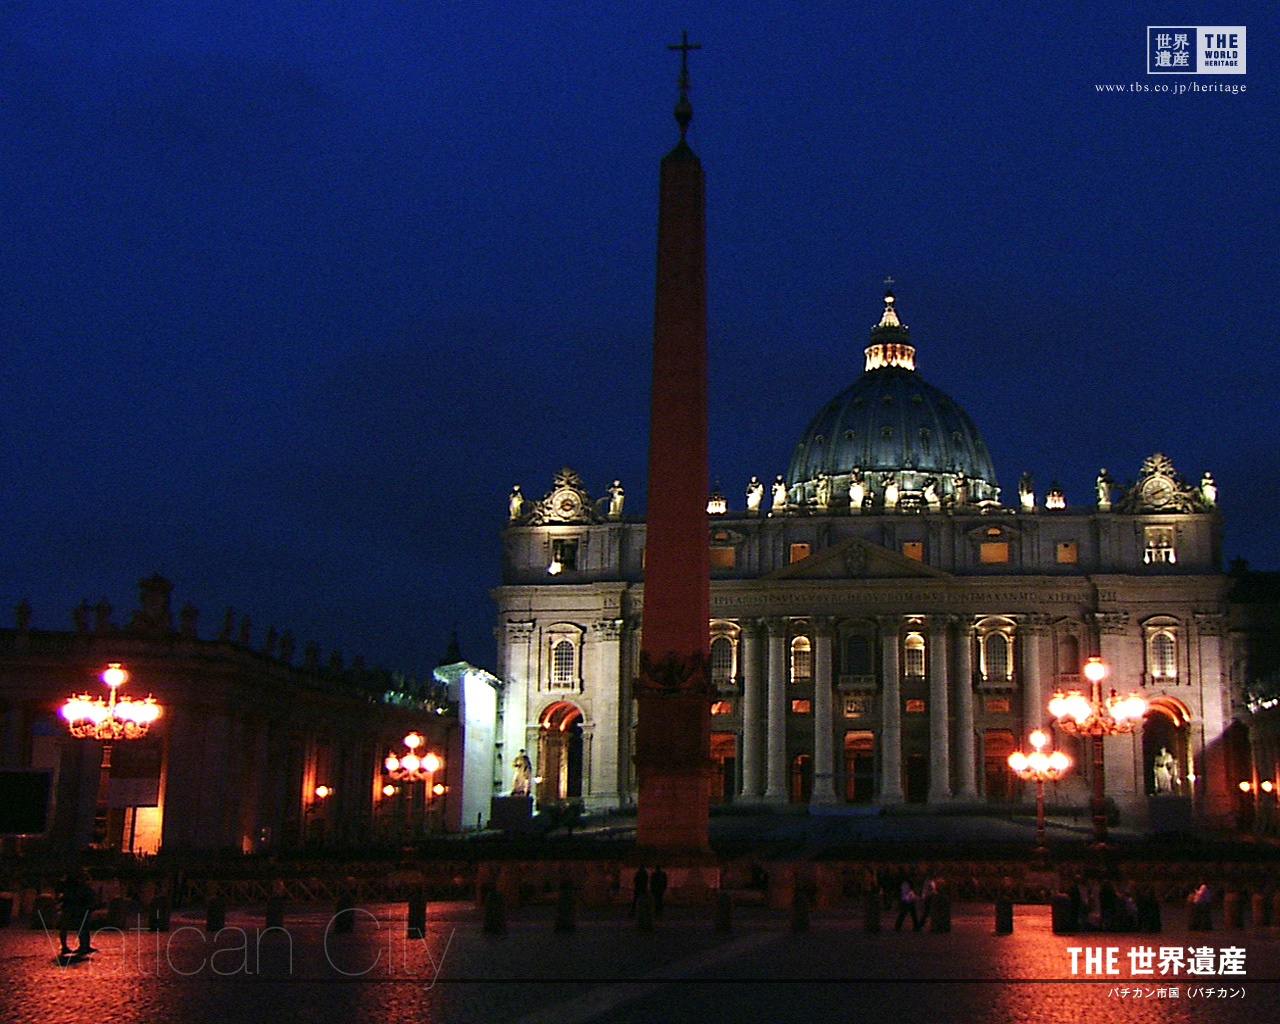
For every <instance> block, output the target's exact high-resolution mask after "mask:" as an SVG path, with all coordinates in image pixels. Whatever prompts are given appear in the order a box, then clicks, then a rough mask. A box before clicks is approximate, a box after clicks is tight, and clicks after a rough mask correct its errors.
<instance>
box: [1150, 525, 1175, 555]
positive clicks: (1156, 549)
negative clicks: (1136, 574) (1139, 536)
mask: <svg viewBox="0 0 1280 1024" xmlns="http://www.w3.org/2000/svg"><path fill="white" fill-rule="evenodd" d="M1143 534H1144V537H1145V539H1146V551H1145V552H1144V553H1143V556H1142V560H1143V561H1144V562H1146V563H1147V564H1148V565H1152V564H1157V563H1163V564H1165V565H1172V564H1174V563H1175V562H1177V560H1178V552H1177V549H1176V548H1175V547H1174V546H1173V527H1172V526H1148V527H1146V528H1145V530H1144V531H1143Z"/></svg>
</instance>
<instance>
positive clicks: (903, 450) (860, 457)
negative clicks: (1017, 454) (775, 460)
mask: <svg viewBox="0 0 1280 1024" xmlns="http://www.w3.org/2000/svg"><path fill="white" fill-rule="evenodd" d="M786 483H787V491H788V495H789V498H790V501H791V502H792V503H794V504H795V505H798V506H801V507H803V506H806V505H810V506H812V505H816V506H819V507H822V508H828V507H840V506H846V507H847V506H848V505H849V504H850V503H851V501H852V502H854V503H856V502H857V501H858V499H859V496H860V497H861V500H862V503H863V507H864V508H873V507H877V506H880V507H883V506H884V505H885V504H890V505H892V506H893V507H895V508H908V509H909V508H911V507H913V506H914V507H916V508H923V507H940V506H941V505H942V504H943V503H955V504H961V505H966V504H982V503H984V502H993V501H997V500H998V499H999V488H998V487H997V486H996V474H995V467H994V466H993V465H992V463H991V456H990V455H989V454H988V452H987V446H986V443H985V442H984V441H983V440H982V435H981V434H980V433H979V432H978V428H977V427H976V426H974V424H973V421H972V420H971V419H969V416H968V415H967V414H966V413H965V411H964V410H963V409H962V408H960V406H959V405H957V404H956V402H955V401H954V400H952V399H951V398H950V397H949V396H947V395H946V394H945V393H944V392H942V391H940V390H939V389H938V388H935V387H934V386H933V385H932V384H929V383H928V382H926V381H925V380H924V378H923V377H921V376H920V374H918V373H917V372H916V370H915V349H914V348H912V346H911V344H910V340H909V337H908V332H907V328H906V327H905V326H903V325H902V324H901V323H899V321H898V318H897V313H896V311H895V309H894V297H893V294H892V293H891V292H890V293H887V294H886V295H885V311H884V315H883V316H882V318H881V320H880V323H879V324H877V325H876V326H875V327H874V328H873V329H872V331H871V343H870V344H869V345H868V346H867V349H866V369H865V370H864V372H863V374H862V376H861V377H859V378H858V379H857V380H856V381H854V382H853V384H851V385H850V386H849V387H847V388H845V390H844V391H842V392H840V394H838V395H837V396H836V397H835V398H833V399H832V400H831V401H830V402H828V403H827V404H826V406H824V407H823V409H822V410H821V411H820V412H819V413H818V414H817V415H816V416H814V418H813V419H812V420H811V421H810V423H809V426H808V427H807V428H806V429H805V432H804V434H803V435H802V436H801V438H800V443H799V444H797V445H796V448H795V452H794V454H793V456H792V459H791V466H790V468H789V469H788V471H787V477H786ZM859 485H861V487H860V488H859ZM851 487H852V490H851Z"/></svg>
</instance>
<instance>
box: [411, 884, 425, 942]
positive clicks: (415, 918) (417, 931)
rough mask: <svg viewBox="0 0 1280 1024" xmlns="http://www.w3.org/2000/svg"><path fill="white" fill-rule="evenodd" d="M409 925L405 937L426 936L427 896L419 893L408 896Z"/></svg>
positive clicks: (421, 937)
mask: <svg viewBox="0 0 1280 1024" xmlns="http://www.w3.org/2000/svg"><path fill="white" fill-rule="evenodd" d="M408 920H409V925H408V930H407V932H406V937H407V938H410V939H425V938H426V937H427V898H426V897H425V896H423V895H422V894H421V893H414V895H412V896H410V897H409V919H408Z"/></svg>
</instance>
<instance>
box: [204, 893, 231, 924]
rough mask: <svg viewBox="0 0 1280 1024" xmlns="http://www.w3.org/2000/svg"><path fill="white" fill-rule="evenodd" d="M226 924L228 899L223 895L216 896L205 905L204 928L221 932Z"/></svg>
mask: <svg viewBox="0 0 1280 1024" xmlns="http://www.w3.org/2000/svg"><path fill="white" fill-rule="evenodd" d="M226 926H227V901H226V900H225V899H224V898H223V897H221V896H215V897H213V899H211V900H210V901H209V902H208V904H207V905H206V907H205V912H204V930H205V931H206V932H220V931H222V929H223V928H225V927H226Z"/></svg>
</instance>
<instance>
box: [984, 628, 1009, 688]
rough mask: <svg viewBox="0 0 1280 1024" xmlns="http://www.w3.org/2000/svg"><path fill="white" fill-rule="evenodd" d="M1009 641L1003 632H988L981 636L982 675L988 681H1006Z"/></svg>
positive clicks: (1007, 677)
mask: <svg viewBox="0 0 1280 1024" xmlns="http://www.w3.org/2000/svg"><path fill="white" fill-rule="evenodd" d="M1009 642H1010V641H1009V637H1008V636H1006V635H1005V634H1004V633H988V634H987V635H986V636H984V637H983V638H982V676H983V678H984V679H986V680H988V681H989V682H1007V681H1008V679H1009V674H1010V673H1009V662H1010V658H1009Z"/></svg>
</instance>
